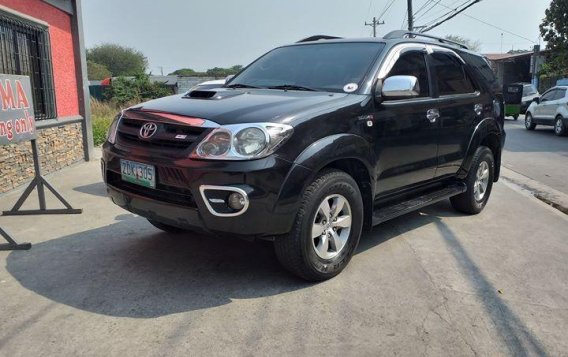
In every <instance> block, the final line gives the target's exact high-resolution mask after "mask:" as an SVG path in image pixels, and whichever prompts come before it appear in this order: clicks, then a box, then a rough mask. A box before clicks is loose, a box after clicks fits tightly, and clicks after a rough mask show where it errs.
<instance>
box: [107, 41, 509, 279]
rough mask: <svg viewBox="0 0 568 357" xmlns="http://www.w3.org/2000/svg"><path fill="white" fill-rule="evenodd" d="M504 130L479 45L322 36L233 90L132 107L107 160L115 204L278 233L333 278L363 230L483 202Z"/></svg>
mask: <svg viewBox="0 0 568 357" xmlns="http://www.w3.org/2000/svg"><path fill="white" fill-rule="evenodd" d="M504 140H505V133H504V130H503V103H502V96H501V93H500V89H499V85H498V84H497V80H496V78H495V76H494V74H493V72H492V71H491V69H490V67H489V65H488V62H487V61H486V60H485V58H483V57H481V56H480V55H478V54H476V53H473V52H471V51H469V50H467V48H466V47H464V46H462V45H458V44H456V43H452V42H449V41H447V40H443V39H440V38H435V37H430V36H426V35H424V34H417V33H408V32H405V31H396V32H393V33H390V34H388V35H387V36H385V37H384V38H382V39H340V38H332V37H329V36H315V37H311V38H308V39H305V40H302V41H300V42H299V43H296V44H292V45H288V46H282V47H279V48H276V49H274V50H272V51H270V52H268V53H267V54H265V55H264V56H262V57H260V58H259V59H258V60H256V61H255V62H253V63H252V64H251V65H249V66H248V67H247V68H245V69H244V70H243V71H242V72H240V73H239V74H238V75H237V76H235V77H234V78H232V79H231V80H230V81H229V82H228V83H227V84H226V85H225V87H224V88H217V89H212V90H199V89H198V90H194V91H191V92H189V93H187V94H184V95H176V96H171V97H166V98H162V99H157V100H153V101H149V102H146V103H142V104H139V105H136V106H133V107H131V108H129V109H128V110H125V111H123V112H122V113H121V114H119V115H118V116H117V117H116V119H115V120H114V122H113V124H112V126H111V128H110V130H109V135H108V141H107V142H106V143H105V144H104V147H103V159H102V170H103V176H104V180H105V182H106V185H107V189H108V194H109V196H110V197H111V199H112V200H113V202H114V203H116V204H117V205H119V206H121V207H124V208H125V209H127V210H129V211H131V212H134V213H136V214H139V215H141V216H143V217H146V218H147V219H148V220H149V221H150V223H152V224H153V225H155V226H156V227H158V228H160V229H162V230H165V231H168V232H178V233H182V234H187V235H191V233H187V232H192V231H198V232H206V233H209V234H212V235H220V236H231V237H243V238H259V239H267V240H272V241H274V246H275V251H276V254H277V257H278V259H279V260H280V262H281V263H282V264H283V265H284V266H285V267H286V268H287V269H288V270H289V271H291V272H293V273H295V274H297V275H299V276H300V277H302V278H304V279H307V280H311V281H318V280H325V279H329V278H331V277H333V276H335V275H337V274H339V273H340V272H341V271H342V270H343V269H344V268H345V266H346V265H347V264H348V262H349V261H350V259H351V257H352V256H353V254H354V252H355V249H356V248H357V244H358V242H359V238H360V236H361V232H362V231H363V230H369V229H371V228H372V227H373V226H375V225H378V224H380V223H382V222H385V221H388V220H390V219H392V218H395V217H398V216H400V215H403V214H405V213H408V212H411V211H414V210H417V209H420V208H422V207H424V206H427V205H430V204H432V203H435V202H438V201H440V200H444V199H448V198H449V199H450V200H451V203H452V205H453V206H454V207H455V208H456V209H457V210H459V211H461V212H465V213H468V214H476V213H479V212H481V210H483V208H484V207H485V205H486V203H487V201H488V199H489V196H490V194H491V189H492V185H493V182H496V181H497V180H498V178H499V172H500V164H501V151H502V148H503V144H504ZM480 229H482V228H480Z"/></svg>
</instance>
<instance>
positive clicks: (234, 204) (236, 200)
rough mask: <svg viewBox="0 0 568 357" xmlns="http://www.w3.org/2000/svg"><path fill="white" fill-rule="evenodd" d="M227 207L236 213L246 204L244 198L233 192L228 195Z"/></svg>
mask: <svg viewBox="0 0 568 357" xmlns="http://www.w3.org/2000/svg"><path fill="white" fill-rule="evenodd" d="M228 201H229V207H231V208H232V209H234V210H236V211H240V210H242V209H243V207H244V206H245V204H246V201H245V198H244V197H243V195H241V194H240V193H238V192H233V193H231V194H230V195H229V200H228Z"/></svg>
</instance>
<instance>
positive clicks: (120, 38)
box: [83, 0, 550, 74]
mask: <svg viewBox="0 0 568 357" xmlns="http://www.w3.org/2000/svg"><path fill="white" fill-rule="evenodd" d="M466 2H469V0H457V1H456V0H413V4H414V5H413V7H414V11H415V13H416V16H415V17H416V21H415V26H420V25H423V24H425V23H428V22H429V21H431V20H434V19H436V18H437V17H439V16H441V15H443V14H444V13H445V12H447V11H448V10H447V8H445V7H443V6H444V5H445V6H447V7H449V8H454V7H456V6H457V5H460V4H462V3H466ZM426 3H428V6H426V7H424V8H423V9H422V10H421V11H420V12H418V10H420V8H421V7H422V6H423V5H424V4H426ZM406 4H407V1H406V0H207V1H204V0H201V1H197V0H159V1H156V0H83V20H84V32H85V42H86V46H87V48H90V47H93V46H95V45H98V44H102V43H116V44H120V45H125V46H129V47H133V48H136V49H138V50H140V51H142V52H143V53H144V54H145V55H146V57H147V58H148V62H149V66H148V70H149V71H151V72H152V73H154V74H160V73H161V72H162V71H163V73H164V74H168V73H170V72H173V71H174V70H176V69H179V68H192V69H194V70H197V71H204V70H206V69H208V68H212V67H230V66H233V65H236V64H241V65H247V64H248V63H250V62H252V61H253V60H254V59H256V58H257V57H258V56H260V55H262V54H263V53H265V52H267V51H269V50H270V49H272V48H274V47H277V46H280V45H283V44H288V43H292V42H296V41H298V40H299V39H302V38H305V37H308V36H311V35H315V34H326V35H335V36H340V37H349V38H353V37H368V36H371V34H372V28H371V27H369V26H365V25H364V23H365V21H367V22H370V21H372V18H373V16H376V17H379V16H380V15H381V14H382V17H381V20H384V21H385V24H384V25H381V26H379V27H378V35H379V36H380V35H384V34H386V33H388V32H389V31H392V30H398V29H401V28H403V26H404V27H406V26H407V25H406V23H405V22H404V20H405V14H406ZM431 4H434V5H435V6H434V7H432V8H431V6H432V5H431ZM389 5H390V7H389ZM549 5H550V0H482V1H481V2H479V3H477V4H475V5H473V6H472V7H471V8H470V9H468V10H466V11H465V12H464V13H463V14H460V15H458V16H456V17H455V18H453V19H452V20H450V21H448V22H446V23H445V24H442V25H441V26H439V27H437V28H435V29H433V30H432V31H430V32H429V33H430V34H432V35H436V36H445V35H449V34H452V35H459V36H463V37H466V38H469V39H471V40H475V41H479V42H480V43H481V48H482V52H483V53H496V52H497V53H498V52H501V49H502V50H503V52H507V51H509V50H511V49H530V48H532V46H533V45H534V44H537V43H538V41H539V30H538V26H539V24H540V23H541V22H542V19H543V18H544V11H545V10H546V8H548V6H549ZM428 10H429V11H428ZM466 15H468V16H471V17H475V18H477V19H479V20H481V21H483V22H485V23H482V22H480V21H478V20H474V19H472V18H471V17H468V16H466ZM494 26H496V27H499V28H500V29H497V28H495V27H494ZM501 34H503V35H501Z"/></svg>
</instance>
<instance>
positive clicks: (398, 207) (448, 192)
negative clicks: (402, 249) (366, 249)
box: [373, 183, 467, 226]
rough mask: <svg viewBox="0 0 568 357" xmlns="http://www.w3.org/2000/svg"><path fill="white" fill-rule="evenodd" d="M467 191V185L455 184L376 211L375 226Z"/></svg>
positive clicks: (374, 214)
mask: <svg viewBox="0 0 568 357" xmlns="http://www.w3.org/2000/svg"><path fill="white" fill-rule="evenodd" d="M466 190H467V187H466V185H465V183H454V184H452V185H450V186H446V187H444V188H442V189H439V190H437V191H433V192H429V193H427V194H425V195H422V196H418V197H415V198H412V199H410V200H408V201H404V202H401V203H397V204H394V205H391V206H386V207H382V208H379V209H376V210H375V212H374V213H373V226H375V225H377V224H380V223H383V222H386V221H388V220H391V219H393V218H396V217H398V216H402V215H403V214H406V213H409V212H413V211H416V210H419V209H421V208H424V207H426V206H429V205H431V204H433V203H436V202H439V201H443V200H445V199H447V198H450V197H452V196H455V195H459V194H460V193H463V192H465V191H466Z"/></svg>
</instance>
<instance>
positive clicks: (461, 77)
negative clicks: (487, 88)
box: [431, 52, 475, 96]
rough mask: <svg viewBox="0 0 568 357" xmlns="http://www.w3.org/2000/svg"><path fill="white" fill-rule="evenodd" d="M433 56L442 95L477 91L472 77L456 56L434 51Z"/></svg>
mask: <svg viewBox="0 0 568 357" xmlns="http://www.w3.org/2000/svg"><path fill="white" fill-rule="evenodd" d="M431 58H432V65H433V67H434V70H435V73H436V82H437V84H438V92H439V94H440V95H441V96H443V95H455V94H465V93H473V92H475V87H474V86H473V83H472V81H471V79H470V78H469V76H468V75H467V73H466V72H465V68H464V66H463V64H462V62H461V61H460V60H459V59H458V58H457V57H456V56H454V55H453V54H451V53H445V52H434V53H433V54H432V55H431Z"/></svg>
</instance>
